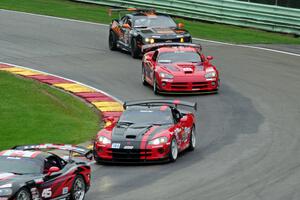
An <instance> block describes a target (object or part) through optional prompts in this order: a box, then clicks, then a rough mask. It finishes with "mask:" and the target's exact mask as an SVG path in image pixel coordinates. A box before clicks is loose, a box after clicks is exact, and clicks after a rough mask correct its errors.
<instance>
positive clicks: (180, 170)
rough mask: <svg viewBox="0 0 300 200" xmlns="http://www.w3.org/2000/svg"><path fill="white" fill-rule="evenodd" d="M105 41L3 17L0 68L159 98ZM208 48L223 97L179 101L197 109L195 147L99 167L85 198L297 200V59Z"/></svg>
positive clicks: (101, 33)
mask: <svg viewBox="0 0 300 200" xmlns="http://www.w3.org/2000/svg"><path fill="white" fill-rule="evenodd" d="M107 38H108V28H107V27H106V26H100V25H95V24H88V23H79V22H72V21H64V20H59V19H53V18H46V17H40V16H34V15H28V14H22V13H16V12H9V11H3V10H0V61H2V62H7V63H12V64H18V65H23V66H27V67H32V68H34V69H38V70H42V71H45V72H49V73H53V74H56V75H60V76H64V77H66V78H70V79H74V80H76V81H80V82H82V83H85V84H88V85H91V86H93V87H96V88H99V89H102V90H104V91H106V92H108V93H110V94H112V95H114V96H116V97H117V98H119V99H121V100H123V101H124V100H134V99H144V98H157V97H156V96H155V95H154V94H153V92H152V90H151V88H150V87H149V88H147V87H145V86H143V85H142V83H141V61H140V60H134V59H132V58H131V57H130V55H128V54H124V53H120V52H111V51H109V49H108V44H107ZM202 45H203V48H204V52H205V54H206V55H213V56H214V58H215V59H214V60H213V63H214V64H215V65H217V66H218V67H219V69H220V71H221V81H222V86H221V91H220V93H219V94H217V95H194V96H179V97H177V96H176V98H179V99H184V100H188V101H196V102H197V103H198V108H199V109H198V112H197V119H198V125H197V133H198V135H197V140H198V146H197V149H196V150H195V151H194V152H192V153H186V154H185V155H184V156H180V157H179V159H178V160H177V162H176V163H171V164H163V165H146V166H118V165H115V166H98V165H93V185H92V187H91V190H90V191H89V193H88V195H87V198H86V199H88V200H94V199H120V200H127V199H128V200H140V199H144V200H150V199H151V200H153V199H159V200H163V199H173V200H183V199H189V200H202V199H203V200H299V199H300V78H299V77H300V57H296V56H291V55H285V54H280V53H274V52H268V51H262V50H258V49H249V48H242V47H235V46H227V45H222V44H213V43H202ZM0 81H1V80H0ZM0 96H1V94H0ZM162 98H175V97H174V96H162Z"/></svg>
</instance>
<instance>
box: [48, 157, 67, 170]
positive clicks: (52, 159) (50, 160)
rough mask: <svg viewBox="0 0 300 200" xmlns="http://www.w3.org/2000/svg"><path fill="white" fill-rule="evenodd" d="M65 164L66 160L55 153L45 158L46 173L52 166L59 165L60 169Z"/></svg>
mask: <svg viewBox="0 0 300 200" xmlns="http://www.w3.org/2000/svg"><path fill="white" fill-rule="evenodd" d="M64 165H65V162H64V161H63V160H61V159H60V158H58V157H56V156H54V155H51V156H49V157H47V158H45V160H44V173H48V171H49V169H50V168H51V167H58V168H59V169H62V168H63V167H64Z"/></svg>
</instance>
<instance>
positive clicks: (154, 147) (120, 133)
mask: <svg viewBox="0 0 300 200" xmlns="http://www.w3.org/2000/svg"><path fill="white" fill-rule="evenodd" d="M177 106H185V107H186V106H187V107H192V108H194V109H196V103H189V102H184V101H178V100H175V101H172V100H145V101H134V102H127V103H125V104H124V108H125V111H124V112H123V114H122V115H121V116H120V119H119V120H118V121H113V120H112V119H111V120H112V125H110V126H108V127H106V128H105V129H103V130H101V131H100V132H99V133H98V134H97V137H96V140H95V143H94V158H95V160H96V161H97V162H98V163H103V162H151V161H175V160H176V159H177V155H178V153H179V152H181V151H184V150H191V151H192V150H194V148H195V145H196V137H195V117H194V114H193V113H191V112H186V111H183V110H180V109H178V108H177Z"/></svg>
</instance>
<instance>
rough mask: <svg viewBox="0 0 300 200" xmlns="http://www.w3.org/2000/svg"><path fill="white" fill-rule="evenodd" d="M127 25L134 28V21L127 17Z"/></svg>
mask: <svg viewBox="0 0 300 200" xmlns="http://www.w3.org/2000/svg"><path fill="white" fill-rule="evenodd" d="M125 24H128V25H129V26H130V27H132V19H131V18H130V17H127V19H126V20H125Z"/></svg>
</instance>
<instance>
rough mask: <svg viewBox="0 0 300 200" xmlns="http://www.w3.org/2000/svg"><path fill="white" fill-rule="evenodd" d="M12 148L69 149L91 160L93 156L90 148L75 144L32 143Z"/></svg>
mask: <svg viewBox="0 0 300 200" xmlns="http://www.w3.org/2000/svg"><path fill="white" fill-rule="evenodd" d="M12 149H15V150H21V151H26V150H28V151H30V150H31V151H39V150H40V151H43V150H44V151H50V150H62V151H69V152H70V154H71V153H77V154H79V155H81V156H84V157H86V158H87V159H89V160H91V159H92V158H93V153H92V151H91V150H89V149H87V148H85V147H82V146H75V145H70V144H37V145H35V144H33V145H24V146H15V147H13V148H12Z"/></svg>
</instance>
